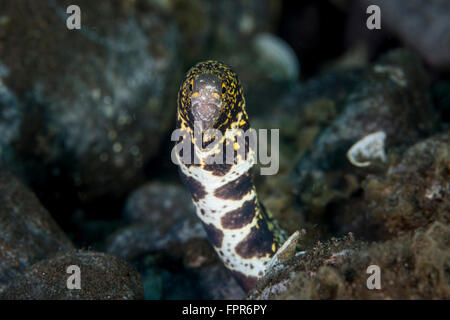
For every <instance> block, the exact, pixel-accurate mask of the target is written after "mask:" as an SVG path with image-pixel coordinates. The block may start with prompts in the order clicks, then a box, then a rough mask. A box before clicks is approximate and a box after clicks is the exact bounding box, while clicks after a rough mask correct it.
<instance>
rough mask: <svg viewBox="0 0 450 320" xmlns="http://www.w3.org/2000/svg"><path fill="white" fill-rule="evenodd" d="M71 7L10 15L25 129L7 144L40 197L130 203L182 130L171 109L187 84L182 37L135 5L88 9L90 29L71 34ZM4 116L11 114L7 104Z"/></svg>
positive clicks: (6, 42) (48, 5) (6, 9)
mask: <svg viewBox="0 0 450 320" xmlns="http://www.w3.org/2000/svg"><path fill="white" fill-rule="evenodd" d="M70 4H72V3H71V2H70V1H46V2H39V3H37V2H34V1H22V2H20V3H16V4H13V3H10V2H2V4H1V5H0V12H1V15H2V28H1V31H0V38H1V39H2V46H1V50H0V62H1V65H2V70H6V72H7V77H4V78H3V83H4V87H3V86H2V89H1V91H2V92H4V93H5V92H10V93H9V96H10V97H11V98H12V97H16V99H17V100H18V102H17V103H15V102H14V101H15V100H14V99H9V100H10V104H13V105H14V104H15V105H17V106H16V107H14V106H13V105H10V106H9V107H8V108H9V109H12V111H8V114H9V118H14V119H15V122H10V123H9V126H10V127H13V128H12V129H14V128H15V127H17V125H15V123H16V122H17V121H18V120H21V121H20V124H21V126H20V130H21V131H20V132H19V133H17V132H15V131H14V130H12V129H11V130H9V131H10V133H9V136H8V137H9V138H8V141H3V140H5V138H2V141H1V144H2V145H3V144H8V145H9V146H11V145H13V147H14V156H15V158H14V160H16V161H19V162H23V166H25V168H26V169H25V176H26V177H27V179H28V180H29V181H31V182H32V184H33V185H34V186H35V188H36V189H40V187H42V188H51V187H53V188H55V189H56V190H47V193H46V196H48V193H49V192H55V193H58V192H62V191H65V190H61V182H65V183H66V184H67V185H68V188H69V191H70V192H73V194H74V195H75V196H79V197H80V200H82V201H90V200H92V199H94V198H96V197H99V196H104V195H109V196H112V195H116V196H120V195H124V194H125V193H126V192H128V191H129V190H131V188H132V187H134V186H135V185H136V184H137V183H138V182H139V181H141V180H142V177H143V176H144V175H143V172H142V167H143V165H144V163H145V162H146V161H148V160H149V159H151V158H152V157H153V156H154V155H155V154H156V152H157V150H158V147H159V144H160V141H161V138H162V136H163V135H164V134H165V133H166V130H167V129H168V128H169V127H170V125H171V124H172V123H173V117H174V113H175V108H167V107H166V106H167V105H168V104H170V105H174V103H175V102H174V101H175V100H176V90H177V87H178V81H177V80H175V79H178V76H179V75H180V74H179V73H178V71H179V70H180V66H179V63H178V59H177V52H178V51H177V50H178V49H177V45H178V40H177V39H178V38H177V28H176V26H175V24H174V22H173V21H172V22H171V20H170V19H169V18H168V17H167V16H165V15H164V14H163V13H162V12H161V11H157V10H153V9H152V10H141V8H140V7H138V4H137V3H135V2H105V3H104V4H103V5H101V6H98V5H95V4H93V3H92V2H91V1H79V2H77V4H78V5H79V6H80V8H81V12H82V22H81V23H82V27H81V29H80V30H68V29H67V28H66V18H67V16H68V15H67V14H66V8H67V6H68V5H70ZM163 22H164V23H163ZM17 39H20V41H17ZM43 57H45V58H43ZM3 73H4V72H3ZM5 88H6V89H5ZM5 90H8V91H5ZM0 96H3V98H2V100H3V101H4V100H5V99H4V98H5V94H0ZM21 104H23V106H22V107H20V106H21ZM0 108H1V109H2V112H6V111H5V110H6V109H5V108H6V107H5V104H4V102H2V103H1V104H0ZM9 109H8V110H9ZM1 127H2V124H1V122H0V128H1ZM11 162H12V161H9V163H11ZM50 179H56V180H57V179H59V180H57V183H56V186H49V185H48V183H47V182H48V180H50ZM71 188H74V189H75V190H72V189H71ZM66 191H67V190H66ZM73 194H72V196H74V195H73Z"/></svg>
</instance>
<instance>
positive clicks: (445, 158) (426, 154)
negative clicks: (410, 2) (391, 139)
mask: <svg viewBox="0 0 450 320" xmlns="http://www.w3.org/2000/svg"><path fill="white" fill-rule="evenodd" d="M449 166H450V131H447V132H444V133H441V134H438V135H435V136H432V137H430V138H428V139H425V140H422V141H419V142H418V143H416V144H414V145H413V146H412V147H410V148H409V149H408V150H406V152H404V153H403V154H402V155H400V156H399V161H398V163H394V164H392V165H391V166H390V167H389V169H388V171H387V174H386V176H385V177H377V176H374V175H369V176H368V177H367V178H366V180H365V181H364V182H363V189H364V198H365V203H366V205H365V206H362V207H361V206H360V207H359V208H358V207H354V208H351V206H350V207H348V210H349V212H351V211H352V210H353V213H355V216H357V215H360V216H365V218H366V220H365V222H364V223H365V224H368V225H372V226H375V225H376V226H377V227H378V232H379V233H380V234H385V237H392V236H395V235H398V234H402V233H405V232H408V231H411V230H414V229H417V228H419V227H423V226H427V225H429V224H430V223H432V222H434V221H440V222H441V223H446V224H448V223H449V222H450V220H449V218H450V217H449V214H448V212H449V208H450V182H449V181H450V171H449V168H450V167H449ZM356 208H358V210H356Z"/></svg>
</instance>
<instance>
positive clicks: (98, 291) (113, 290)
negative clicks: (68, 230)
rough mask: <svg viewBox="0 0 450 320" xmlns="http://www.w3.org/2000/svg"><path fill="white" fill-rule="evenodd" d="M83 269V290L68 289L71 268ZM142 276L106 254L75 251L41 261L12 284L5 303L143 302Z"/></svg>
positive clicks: (6, 291)
mask: <svg viewBox="0 0 450 320" xmlns="http://www.w3.org/2000/svg"><path fill="white" fill-rule="evenodd" d="M71 265H75V266H78V267H79V270H80V277H81V282H80V285H81V289H68V288H67V282H68V278H69V277H70V276H71V274H69V273H67V268H68V267H69V266H71ZM143 297H144V292H143V288H142V282H141V279H140V276H139V274H138V273H137V272H136V271H135V270H134V269H133V268H132V267H131V266H130V265H129V264H128V263H126V262H124V261H122V260H120V259H118V258H116V257H114V256H110V255H107V254H104V253H99V252H93V251H82V250H79V251H71V252H67V253H65V254H63V255H60V256H57V257H55V258H52V259H47V260H43V261H40V262H38V263H36V264H34V265H32V266H31V267H30V268H28V269H27V270H26V271H25V272H24V274H23V275H21V276H19V277H17V278H16V279H14V281H12V282H11V283H10V284H9V285H8V287H7V288H6V289H5V290H4V292H3V294H2V295H1V296H0V298H2V299H25V300H28V299H42V300H43V299H50V300H68V299H70V300H79V299H89V300H130V299H143Z"/></svg>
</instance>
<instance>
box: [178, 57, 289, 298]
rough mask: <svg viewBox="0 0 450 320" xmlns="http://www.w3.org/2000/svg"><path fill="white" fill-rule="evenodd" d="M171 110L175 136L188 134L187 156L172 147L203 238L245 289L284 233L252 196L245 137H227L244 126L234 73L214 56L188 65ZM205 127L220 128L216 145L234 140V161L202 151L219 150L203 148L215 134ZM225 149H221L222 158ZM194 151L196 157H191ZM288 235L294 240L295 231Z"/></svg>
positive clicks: (250, 163)
mask: <svg viewBox="0 0 450 320" xmlns="http://www.w3.org/2000/svg"><path fill="white" fill-rule="evenodd" d="M177 111H178V112H177V120H176V123H177V128H178V129H180V131H181V132H183V133H184V136H183V137H182V138H180V140H179V141H178V142H180V141H181V140H182V139H185V138H189V139H190V140H189V141H190V148H191V151H192V154H191V155H190V157H189V158H188V159H189V161H186V160H185V159H186V158H184V160H183V159H182V156H183V151H179V152H176V153H175V154H176V157H177V164H178V165H179V173H180V176H181V179H182V181H183V182H184V184H185V185H186V186H187V187H188V188H189V190H190V192H191V195H192V200H193V202H194V205H195V207H196V211H197V215H198V217H199V218H200V219H201V221H202V223H203V226H204V228H205V230H206V233H207V235H208V239H209V241H210V242H211V244H212V245H213V247H214V249H215V250H216V252H217V254H218V255H219V257H220V259H221V260H222V261H223V263H224V264H225V266H226V267H227V268H228V269H229V270H230V271H231V272H232V274H233V275H234V276H235V278H236V279H237V281H238V282H239V284H240V285H241V286H242V287H243V288H244V289H246V290H247V291H248V290H250V289H252V288H253V287H254V285H255V282H256V281H257V279H259V278H261V277H262V276H263V275H264V274H265V272H266V271H267V268H268V267H269V266H270V265H271V264H273V261H274V257H275V254H276V253H277V251H278V250H279V249H280V244H281V243H282V242H283V240H285V238H286V237H285V233H284V232H283V231H282V230H281V229H279V228H278V227H277V224H276V223H274V221H273V220H272V219H271V218H269V216H268V214H267V213H266V210H265V209H264V206H263V205H262V204H261V202H259V201H258V197H257V194H256V190H255V186H254V185H253V182H252V167H253V164H254V162H253V159H254V158H252V157H253V156H254V153H253V151H254V150H252V145H251V143H249V141H248V140H244V141H245V143H244V145H239V144H238V143H237V141H238V140H237V139H235V140H233V139H228V140H227V137H230V134H229V133H230V132H231V133H233V130H234V129H242V130H243V131H246V130H249V129H250V123H249V120H248V115H247V112H246V108H245V99H244V94H243V89H242V86H241V84H240V82H239V79H238V76H237V74H236V73H235V72H234V71H232V70H231V69H230V68H229V67H228V66H226V65H225V64H223V63H220V62H217V61H206V62H201V63H198V64H197V65H195V66H193V67H192V68H191V69H190V70H189V71H188V72H187V74H186V75H185V78H184V81H183V82H182V84H181V87H180V90H179V92H178V110H177ZM208 129H215V130H220V133H221V134H222V139H221V140H220V141H218V142H219V143H218V144H216V146H220V144H223V145H226V146H228V144H229V143H233V144H234V145H233V148H232V149H231V150H234V154H233V155H234V157H235V158H236V159H235V160H234V162H232V163H231V164H229V163H226V161H223V163H222V164H220V163H214V162H211V161H208V157H211V156H212V155H215V154H217V153H219V151H218V150H216V149H214V148H212V149H211V150H209V152H206V151H205V150H206V149H205V147H206V146H207V145H209V143H211V141H214V140H215V136H212V135H209V136H208V135H207V134H206V131H207V130H208ZM195 130H197V131H198V132H201V133H204V134H205V135H204V136H203V137H202V141H201V142H200V141H197V140H198V136H195V134H194V131H195ZM235 131H236V130H235ZM231 137H233V134H231ZM241 144H242V140H241ZM239 148H244V149H241V151H242V150H245V156H246V157H244V158H243V157H241V156H239V155H237V150H239ZM223 150H228V149H226V148H223ZM225 153H226V152H225V151H223V159H225V156H226V155H225ZM194 157H198V160H199V161H197V163H195V161H194V160H195V159H194ZM291 238H292V239H294V238H295V239H294V240H295V241H294V242H296V238H297V237H296V236H294V237H292V236H291ZM291 242H292V241H291ZM283 247H285V246H283Z"/></svg>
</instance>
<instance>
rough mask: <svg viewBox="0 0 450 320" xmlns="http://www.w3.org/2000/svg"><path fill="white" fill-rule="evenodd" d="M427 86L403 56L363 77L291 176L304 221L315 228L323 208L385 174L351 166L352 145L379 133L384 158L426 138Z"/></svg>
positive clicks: (430, 114)
mask: <svg viewBox="0 0 450 320" xmlns="http://www.w3.org/2000/svg"><path fill="white" fill-rule="evenodd" d="M428 86H429V81H428V77H427V75H426V73H425V71H424V69H423V66H422V65H421V63H420V61H419V59H418V58H417V57H416V56H414V55H413V54H411V53H409V52H407V51H403V50H395V51H392V52H390V53H388V54H387V55H385V56H384V57H382V58H381V59H380V60H379V61H377V62H376V63H375V64H374V65H373V66H372V67H370V69H369V70H368V71H367V72H366V73H365V75H364V76H363V78H362V81H361V83H360V85H359V86H358V87H357V88H355V90H354V91H353V92H352V93H351V94H350V95H349V96H348V98H347V100H346V102H345V104H344V106H343V109H342V112H341V113H340V114H339V115H338V116H337V117H336V118H335V119H334V121H333V122H332V123H331V125H329V126H328V127H327V128H326V129H325V130H323V131H322V132H320V134H319V135H318V136H317V138H316V140H315V142H314V144H313V146H312V147H311V148H310V149H309V151H308V152H307V154H305V155H304V156H303V157H302V158H301V160H300V161H299V162H298V163H297V164H296V166H295V168H294V170H293V173H292V179H293V181H294V183H295V189H294V191H295V193H296V194H297V195H298V200H299V204H300V206H301V207H302V208H303V210H306V211H308V212H309V213H310V217H314V218H313V219H315V218H317V219H318V220H315V221H316V223H317V221H319V220H320V219H321V217H322V215H323V214H324V212H325V211H326V210H327V206H329V205H330V204H331V203H334V202H337V201H340V200H341V199H348V198H349V197H350V196H351V195H352V194H354V193H355V192H356V191H358V190H359V189H360V187H361V182H362V180H363V179H364V177H365V176H367V174H368V173H376V172H380V171H381V172H382V171H383V170H385V169H386V168H385V166H384V165H383V164H382V163H379V164H376V163H374V165H373V166H372V165H371V166H369V167H366V168H357V167H354V166H352V165H351V163H350V162H349V161H348V159H347V158H346V153H347V151H348V150H349V149H350V147H351V146H352V145H353V144H354V143H356V142H357V141H358V140H360V139H362V138H363V137H365V136H367V135H369V134H372V133H375V132H378V131H380V132H384V134H385V135H386V144H385V148H386V150H387V152H388V153H389V150H392V149H393V148H398V147H400V146H405V145H408V144H411V143H412V141H414V140H415V139H418V138H419V137H421V136H424V135H426V134H429V133H430V132H432V129H433V126H434V125H435V121H436V119H437V115H436V112H435V110H434V109H433V107H432V105H431V100H430V96H429V94H428ZM328 208H330V207H328ZM332 216H334V215H333V214H332V213H331V214H330V217H332Z"/></svg>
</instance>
